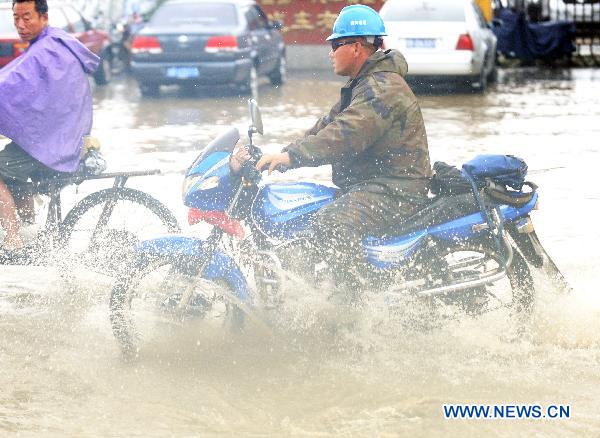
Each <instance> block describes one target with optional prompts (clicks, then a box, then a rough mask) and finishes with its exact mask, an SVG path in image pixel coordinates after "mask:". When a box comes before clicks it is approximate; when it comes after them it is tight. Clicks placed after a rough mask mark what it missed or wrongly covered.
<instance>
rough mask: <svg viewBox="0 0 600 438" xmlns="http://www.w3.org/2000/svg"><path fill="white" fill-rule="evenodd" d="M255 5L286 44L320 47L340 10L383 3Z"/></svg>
mask: <svg viewBox="0 0 600 438" xmlns="http://www.w3.org/2000/svg"><path fill="white" fill-rule="evenodd" d="M0 1H1V0H0ZM257 1H258V3H259V5H260V6H261V7H262V8H263V9H264V10H265V12H266V14H267V15H268V16H269V18H270V19H271V20H276V21H279V22H281V24H283V26H284V27H283V29H282V31H283V32H284V38H285V41H286V43H287V44H324V43H325V39H326V38H327V37H328V36H329V35H331V30H332V28H333V23H334V22H335V19H336V18H337V16H338V14H339V12H340V11H341V10H342V8H343V7H344V6H348V5H351V4H358V3H360V4H366V5H368V6H370V7H372V8H373V9H375V10H379V9H380V8H381V6H382V5H383V4H384V3H385V0H302V1H301V0H296V1H292V0H257Z"/></svg>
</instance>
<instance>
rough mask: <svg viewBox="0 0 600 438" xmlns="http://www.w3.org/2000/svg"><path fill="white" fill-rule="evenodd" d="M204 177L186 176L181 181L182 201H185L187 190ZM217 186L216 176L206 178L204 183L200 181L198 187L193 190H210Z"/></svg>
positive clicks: (217, 179)
mask: <svg viewBox="0 0 600 438" xmlns="http://www.w3.org/2000/svg"><path fill="white" fill-rule="evenodd" d="M203 177H204V175H194V176H188V177H187V178H185V179H184V180H183V187H182V196H183V199H184V200H185V197H186V195H187V194H188V192H189V190H190V189H191V188H192V187H194V185H196V183H197V182H198V181H199V180H201V179H202V178H203ZM218 186H219V177H218V176H211V177H209V178H206V179H205V180H204V181H202V182H201V183H200V185H198V187H196V188H195V190H210V189H214V188H215V187H218Z"/></svg>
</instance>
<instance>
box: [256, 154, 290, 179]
mask: <svg viewBox="0 0 600 438" xmlns="http://www.w3.org/2000/svg"><path fill="white" fill-rule="evenodd" d="M291 165H292V162H291V161H290V156H289V154H288V153H287V152H281V153H279V154H264V155H263V156H262V157H261V159H260V160H258V163H256V168H257V169H258V170H260V171H262V170H263V169H264V168H266V167H267V166H268V170H269V175H270V174H271V173H272V172H273V171H274V170H278V171H280V172H285V171H286V170H288V169H289V168H290V167H291Z"/></svg>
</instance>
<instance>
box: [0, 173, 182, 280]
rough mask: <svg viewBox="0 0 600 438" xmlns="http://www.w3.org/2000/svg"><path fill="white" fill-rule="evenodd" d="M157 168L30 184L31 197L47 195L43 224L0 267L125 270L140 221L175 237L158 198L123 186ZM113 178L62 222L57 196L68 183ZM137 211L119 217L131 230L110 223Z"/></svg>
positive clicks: (168, 214)
mask: <svg viewBox="0 0 600 438" xmlns="http://www.w3.org/2000/svg"><path fill="white" fill-rule="evenodd" d="M160 173H161V171H160V170H159V169H152V170H144V171H130V172H113V173H103V172H101V173H97V174H94V173H91V172H90V170H89V169H86V168H85V166H80V169H79V170H78V171H77V172H76V173H74V174H71V175H69V176H65V177H60V178H53V179H51V180H44V181H40V182H37V183H30V184H31V185H32V186H33V187H31V189H32V190H33V192H34V193H35V194H41V195H46V196H48V197H49V202H48V212H47V215H46V221H45V224H43V225H42V227H41V229H40V230H39V231H38V232H37V234H36V237H35V239H33V242H34V243H33V244H30V245H28V246H26V248H25V250H23V251H19V253H18V255H17V256H12V255H11V253H10V252H8V251H7V252H6V253H4V254H0V265H46V264H52V263H53V262H59V263H64V262H65V261H75V260H76V261H77V262H80V263H83V264H84V265H85V266H87V267H89V268H92V269H93V270H96V271H98V272H103V273H105V274H109V275H113V274H114V273H115V272H116V270H117V269H119V267H122V266H125V265H126V264H124V259H125V258H126V257H127V256H128V254H129V253H130V252H131V253H133V250H134V249H135V245H136V244H137V242H138V241H139V240H140V235H139V231H140V225H141V222H142V220H146V221H148V220H152V221H154V224H152V225H153V228H152V229H151V230H148V232H151V233H155V232H161V233H162V232H164V233H169V234H170V233H177V232H179V231H180V227H179V224H178V222H177V219H176V218H175V216H174V215H173V213H172V212H171V211H170V210H169V209H168V208H167V207H166V206H165V205H164V204H162V203H161V202H160V201H159V200H158V199H156V198H154V197H152V196H150V195H149V194H147V193H145V192H143V191H140V190H136V189H132V188H129V187H125V184H126V182H127V180H128V179H129V178H130V177H137V176H150V175H159V174H160ZM98 179H113V180H114V181H113V186H112V187H111V188H106V189H101V190H98V191H95V192H92V193H90V194H89V195H87V196H86V197H84V198H83V199H82V200H80V201H79V202H77V203H76V204H75V205H74V206H73V208H72V209H71V210H69V211H68V213H67V214H66V215H65V216H64V218H63V212H62V200H61V192H62V190H63V189H64V188H66V187H68V186H72V185H77V186H79V185H80V184H82V183H83V182H85V181H90V180H98ZM127 204H129V205H130V206H134V207H137V208H140V207H141V208H142V209H143V212H142V213H141V214H131V213H132V212H131V211H129V212H128V213H129V214H127V215H122V217H121V218H122V219H126V220H130V221H134V222H132V223H134V224H135V226H136V228H137V229H136V230H135V231H132V230H130V229H126V228H125V227H118V226H116V225H115V223H116V221H117V220H118V219H119V215H118V214H117V215H115V213H118V209H119V208H120V207H121V206H122V205H127Z"/></svg>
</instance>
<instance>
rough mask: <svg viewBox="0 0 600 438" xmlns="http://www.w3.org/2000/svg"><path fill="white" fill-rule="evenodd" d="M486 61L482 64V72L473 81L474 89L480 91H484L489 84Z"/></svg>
mask: <svg viewBox="0 0 600 438" xmlns="http://www.w3.org/2000/svg"><path fill="white" fill-rule="evenodd" d="M484 66H485V63H484V64H483V65H482V66H481V72H480V73H479V76H478V77H477V79H475V81H474V82H473V83H472V86H473V89H474V90H475V91H477V92H478V93H484V92H485V90H486V89H487V85H488V81H487V80H488V75H487V74H486V73H485V68H484Z"/></svg>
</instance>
